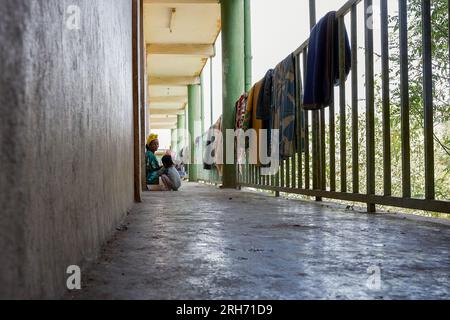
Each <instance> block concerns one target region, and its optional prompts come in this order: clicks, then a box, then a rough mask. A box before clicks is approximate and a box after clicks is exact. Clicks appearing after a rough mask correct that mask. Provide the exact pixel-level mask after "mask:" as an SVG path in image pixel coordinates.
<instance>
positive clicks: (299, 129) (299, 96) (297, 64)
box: [295, 55, 304, 189]
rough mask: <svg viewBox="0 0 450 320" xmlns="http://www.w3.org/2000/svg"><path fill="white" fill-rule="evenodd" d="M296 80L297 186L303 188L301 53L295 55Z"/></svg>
mask: <svg viewBox="0 0 450 320" xmlns="http://www.w3.org/2000/svg"><path fill="white" fill-rule="evenodd" d="M295 81H296V83H297V85H296V94H295V96H296V111H297V112H296V122H297V127H296V130H297V138H298V139H297V188H299V189H302V188H303V174H302V172H303V168H302V166H303V164H302V157H303V146H304V144H303V141H304V137H303V134H302V133H303V121H302V115H303V107H302V105H303V101H301V99H302V94H301V93H302V91H303V86H302V74H301V70H300V55H296V56H295Z"/></svg>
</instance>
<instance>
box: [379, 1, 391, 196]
mask: <svg viewBox="0 0 450 320" xmlns="http://www.w3.org/2000/svg"><path fill="white" fill-rule="evenodd" d="M380 7H381V64H382V67H381V68H382V71H381V72H382V74H381V78H382V79H381V80H382V101H383V102H382V104H383V180H384V195H385V196H390V195H391V194H392V173H391V171H392V165H391V116H390V114H391V111H390V94H389V92H390V89H389V28H388V24H389V20H388V5H387V0H381V5H380Z"/></svg>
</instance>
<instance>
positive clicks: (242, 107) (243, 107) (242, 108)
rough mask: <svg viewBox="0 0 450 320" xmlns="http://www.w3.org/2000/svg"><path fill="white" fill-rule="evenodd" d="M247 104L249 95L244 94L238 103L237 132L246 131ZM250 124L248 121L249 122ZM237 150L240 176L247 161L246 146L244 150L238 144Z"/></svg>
mask: <svg viewBox="0 0 450 320" xmlns="http://www.w3.org/2000/svg"><path fill="white" fill-rule="evenodd" d="M247 103H248V93H244V94H243V95H242V96H241V97H240V98H239V100H238V101H237V102H236V124H235V130H244V119H246V113H247ZM247 122H248V120H247ZM235 149H236V160H237V163H238V164H241V165H239V166H238V170H239V174H241V173H242V164H244V161H245V146H244V148H238V146H237V143H236V146H235Z"/></svg>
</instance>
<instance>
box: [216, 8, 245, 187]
mask: <svg viewBox="0 0 450 320" xmlns="http://www.w3.org/2000/svg"><path fill="white" fill-rule="evenodd" d="M221 16H222V65H223V67H222V69H223V76H222V81H223V134H224V139H223V141H224V145H223V151H224V152H223V154H224V162H225V163H226V155H227V154H228V153H231V152H233V150H230V151H228V150H227V137H226V130H227V129H233V130H234V123H235V103H236V101H237V100H238V99H239V97H240V96H241V95H242V93H243V92H244V89H245V68H244V60H245V50H244V41H245V39H244V0H227V1H222V2H221ZM233 139H234V138H233ZM230 145H234V144H233V143H230ZM233 148H234V147H233ZM222 181H223V188H236V166H235V164H225V165H224V173H223V179H222Z"/></svg>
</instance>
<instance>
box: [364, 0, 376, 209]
mask: <svg viewBox="0 0 450 320" xmlns="http://www.w3.org/2000/svg"><path fill="white" fill-rule="evenodd" d="M364 3H365V5H364V16H365V19H366V20H365V21H368V19H369V17H370V16H371V15H372V14H373V12H372V11H371V10H370V9H371V8H372V0H365V2H364ZM364 29H365V47H366V52H365V60H366V76H365V78H366V145H367V147H366V149H367V150H366V153H367V194H369V195H372V194H375V90H374V58H373V54H374V49H373V26H369V25H367V24H366V25H365V28H364ZM367 211H368V212H374V211H375V205H374V204H373V203H368V204H367Z"/></svg>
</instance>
